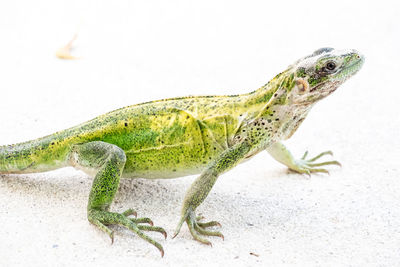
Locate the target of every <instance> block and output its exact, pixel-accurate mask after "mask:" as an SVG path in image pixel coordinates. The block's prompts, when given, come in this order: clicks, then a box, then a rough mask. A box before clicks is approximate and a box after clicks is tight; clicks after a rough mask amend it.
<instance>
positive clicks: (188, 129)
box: [0, 48, 364, 255]
mask: <svg viewBox="0 0 400 267" xmlns="http://www.w3.org/2000/svg"><path fill="white" fill-rule="evenodd" d="M363 62H364V59H363V57H362V56H361V55H360V54H359V53H358V52H356V51H354V50H334V49H332V48H322V49H319V50H317V51H315V52H314V53H313V54H312V55H310V56H307V57H304V58H302V59H300V60H298V61H297V62H296V63H294V64H293V65H291V66H289V68H288V69H287V70H285V71H283V72H282V73H280V74H278V75H277V76H276V77H275V78H273V79H272V80H271V81H270V82H269V83H267V84H266V85H264V86H262V87H261V88H259V89H257V90H255V91H253V92H251V93H248V94H244V95H231V96H200V97H182V98H172V99H165V100H159V101H154V102H148V103H143V104H138V105H133V106H129V107H125V108H122V109H119V110H115V111H113V112H110V113H107V114H105V115H102V116H99V117H97V118H95V119H93V120H91V121H88V122H86V123H83V124H81V125H78V126H76V127H73V128H70V129H67V130H64V131H61V132H57V133H55V134H52V135H49V136H46V137H43V138H39V139H37V140H33V141H28V142H24V143H20V144H15V145H8V146H2V147H0V173H6V174H7V173H32V172H43V171H49V170H53V169H56V168H61V167H65V166H74V167H76V168H79V169H82V170H84V171H85V172H87V173H88V174H90V175H93V176H94V177H95V178H94V182H93V186H92V189H91V192H90V195H89V202H88V206H87V210H88V220H89V221H90V222H91V223H93V224H94V225H96V226H97V227H99V228H100V229H101V230H102V231H104V232H105V233H107V234H108V235H109V236H110V237H111V239H112V240H113V232H112V231H111V230H110V229H109V228H108V227H107V225H110V224H119V225H122V226H124V227H126V228H128V229H130V230H131V231H133V232H135V233H136V234H137V235H138V236H140V237H141V238H143V239H145V240H146V241H148V242H150V243H151V244H153V245H155V246H156V247H157V248H158V249H159V250H160V251H161V254H162V255H163V254H164V251H163V248H162V246H161V245H160V244H159V243H157V242H156V241H154V240H153V239H151V238H149V237H148V236H147V235H146V234H144V233H143V231H156V232H160V233H162V234H163V235H164V236H165V237H166V232H165V231H164V230H163V229H162V228H161V227H156V226H153V223H152V221H151V220H150V219H149V218H132V217H129V216H130V215H135V216H136V212H135V211H134V210H132V209H128V210H127V211H125V212H123V213H115V212H111V211H109V207H110V205H111V203H112V201H113V198H114V196H115V193H116V191H117V189H118V185H119V181H120V178H121V177H126V178H135V177H142V178H149V179H153V178H174V177H181V176H185V175H190V174H198V173H200V176H199V177H198V178H197V179H196V180H195V181H194V183H193V184H192V186H191V187H190V188H189V190H188V191H187V194H186V197H185V200H184V203H183V207H182V216H181V219H180V222H179V224H178V227H177V230H176V233H175V235H177V234H178V232H179V230H180V228H181V226H182V224H183V223H184V222H186V223H187V225H188V227H189V230H190V232H191V234H192V236H193V237H194V239H196V240H198V241H200V242H202V243H204V244H211V243H210V242H209V241H208V240H206V239H205V238H204V237H202V236H204V235H205V236H220V237H223V235H222V234H221V233H220V232H215V231H209V230H206V228H207V227H210V226H217V225H219V223H218V222H216V221H211V222H207V223H204V222H200V219H199V218H198V217H196V214H195V211H196V208H197V207H198V206H199V205H200V204H201V203H202V202H203V201H204V199H205V198H206V197H207V195H208V193H209V192H210V190H211V188H212V187H213V185H214V184H215V182H216V180H217V178H218V176H219V175H220V174H222V173H223V172H226V171H228V170H229V169H231V168H233V167H234V166H235V165H237V164H238V163H241V162H243V161H245V160H247V159H249V158H250V157H252V156H253V155H255V154H257V153H258V152H260V151H262V150H264V149H266V150H267V151H268V152H269V153H270V154H271V155H272V156H273V157H274V158H275V159H276V160H278V161H279V162H281V163H283V164H285V165H286V166H288V167H289V168H290V169H292V170H294V171H297V172H299V173H307V174H310V173H311V172H327V170H326V169H323V168H320V166H323V165H329V164H336V165H339V163H338V162H337V161H328V162H320V163H315V160H317V159H319V158H320V157H321V156H323V155H326V154H330V153H331V152H323V153H321V154H320V155H318V156H316V157H314V158H311V159H308V160H307V159H306V156H307V154H305V155H304V156H303V158H302V159H299V160H296V159H295V158H293V156H292V154H291V153H290V152H289V150H288V149H287V148H286V147H285V146H284V145H283V144H282V143H281V142H280V141H281V140H285V139H288V138H290V136H292V135H293V133H294V132H295V131H296V130H297V128H298V127H299V125H300V124H301V122H302V121H303V120H304V119H305V117H306V115H307V114H308V112H309V110H310V109H311V107H312V106H313V105H314V104H315V103H316V102H317V101H318V100H320V99H322V98H324V97H326V96H327V95H329V94H331V93H332V92H333V91H335V90H336V89H337V88H338V86H339V85H340V84H342V83H343V82H344V81H345V80H347V79H348V78H349V77H351V76H352V75H354V74H355V73H356V72H357V71H358V70H359V69H360V68H361V66H362V64H363ZM147 224H149V225H147Z"/></svg>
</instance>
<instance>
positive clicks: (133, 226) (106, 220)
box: [88, 209, 167, 257]
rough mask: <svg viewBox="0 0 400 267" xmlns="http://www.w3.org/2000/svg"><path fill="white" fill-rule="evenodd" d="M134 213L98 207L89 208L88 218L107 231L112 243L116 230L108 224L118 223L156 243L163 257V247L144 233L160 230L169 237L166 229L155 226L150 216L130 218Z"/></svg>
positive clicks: (130, 210)
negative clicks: (111, 210) (116, 211)
mask: <svg viewBox="0 0 400 267" xmlns="http://www.w3.org/2000/svg"><path fill="white" fill-rule="evenodd" d="M130 215H134V216H135V217H136V212H135V211H134V210H132V209H129V210H127V211H125V212H123V213H115V212H109V211H104V210H98V209H89V210H88V219H89V221H90V222H91V223H93V224H94V225H96V226H97V227H99V228H100V229H101V230H102V231H103V232H105V233H107V234H108V235H109V236H110V238H111V243H114V231H112V230H111V229H110V228H108V227H107V225H111V224H118V225H121V226H124V227H126V228H128V229H129V230H131V231H132V232H134V233H135V234H137V235H138V236H139V237H140V238H142V239H144V240H146V241H147V242H149V243H150V244H152V245H154V246H155V247H156V248H158V250H159V251H160V252H161V257H163V256H164V249H163V247H162V246H161V245H160V244H159V243H158V242H156V241H154V240H153V239H151V238H150V237H149V236H147V235H146V234H144V233H143V231H153V232H159V233H161V234H163V235H164V237H165V238H167V233H166V232H165V230H164V229H163V228H161V227H158V226H153V222H152V221H151V220H150V219H149V218H130V217H128V216H130ZM140 223H148V224H149V225H143V224H140Z"/></svg>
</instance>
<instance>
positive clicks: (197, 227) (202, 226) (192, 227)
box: [172, 209, 224, 246]
mask: <svg viewBox="0 0 400 267" xmlns="http://www.w3.org/2000/svg"><path fill="white" fill-rule="evenodd" d="M202 218H203V217H196V215H195V213H194V211H193V210H191V209H188V211H187V212H186V214H185V215H184V216H182V218H181V221H180V222H179V224H178V227H177V228H176V231H175V234H174V236H173V237H172V238H175V237H176V236H177V235H178V234H179V231H180V229H181V227H182V224H183V222H184V221H186V223H187V225H188V227H189V231H190V233H191V234H192V236H193V238H194V239H195V240H197V241H199V242H200V243H202V244H205V245H210V246H212V244H211V242H210V241H208V240H207V239H205V238H203V237H201V235H205V236H219V237H221V238H222V240H224V235H223V234H221V233H220V232H218V231H210V230H206V228H208V227H213V226H219V227H220V226H221V224H220V223H219V222H217V221H210V222H200V220H201V219H202Z"/></svg>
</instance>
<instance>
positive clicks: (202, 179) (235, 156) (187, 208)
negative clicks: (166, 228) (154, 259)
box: [174, 141, 251, 245]
mask: <svg viewBox="0 0 400 267" xmlns="http://www.w3.org/2000/svg"><path fill="white" fill-rule="evenodd" d="M250 149H251V145H250V144H249V143H248V142H247V141H244V142H242V143H238V144H236V145H235V146H233V147H231V148H230V149H228V150H226V151H225V152H223V153H222V154H221V155H220V156H219V157H218V158H217V159H216V160H215V161H214V162H213V163H212V164H211V165H210V166H209V167H208V168H207V169H206V170H205V171H204V172H203V173H202V174H201V175H200V176H199V177H198V178H197V179H196V180H195V181H194V182H193V184H192V185H191V187H190V188H189V190H188V191H187V193H186V196H185V200H184V202H183V207H182V213H181V220H180V222H179V224H178V227H177V228H176V231H175V234H174V237H175V236H177V235H178V233H179V231H180V229H181V227H182V224H183V223H184V222H185V221H186V223H187V225H188V227H189V231H190V233H191V234H192V236H193V238H194V239H195V240H197V241H199V242H201V243H203V244H206V245H211V243H210V241H208V240H207V239H204V238H203V237H201V236H200V235H206V236H220V237H222V238H223V235H222V234H221V233H220V232H213V231H208V230H206V229H205V228H206V227H209V226H215V225H219V223H218V222H216V221H211V222H208V223H202V222H199V218H198V217H196V213H195V211H196V208H197V207H198V206H199V205H200V204H201V203H202V202H203V201H204V199H206V197H207V195H208V193H209V192H210V191H211V188H212V187H213V185H214V184H215V182H216V180H217V178H218V176H219V175H220V174H222V173H223V172H225V171H227V170H229V169H231V168H233V167H234V166H235V165H236V164H238V163H239V162H240V160H242V159H243V158H244V157H245V155H246V154H247V153H248V152H249V151H250Z"/></svg>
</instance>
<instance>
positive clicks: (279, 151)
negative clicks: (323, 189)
mask: <svg viewBox="0 0 400 267" xmlns="http://www.w3.org/2000/svg"><path fill="white" fill-rule="evenodd" d="M267 151H268V153H269V154H270V155H271V156H272V157H273V158H274V159H276V160H277V161H278V162H280V163H282V164H284V165H286V166H287V167H288V168H289V169H291V170H293V171H295V172H298V173H306V174H310V173H312V172H324V173H329V172H328V170H326V169H324V168H318V167H320V166H325V165H338V166H341V165H340V163H339V162H338V161H336V160H333V161H325V162H320V163H315V161H316V160H317V159H319V158H321V157H322V156H325V155H331V156H332V152H331V151H325V152H322V153H320V154H319V155H317V156H315V157H313V158H311V159H306V157H307V155H308V152H307V151H306V152H305V153H304V155H303V157H302V158H301V159H295V158H294V157H293V155H292V153H290V151H289V150H288V149H287V148H286V147H285V145H283V144H282V143H280V142H276V143H274V144H272V145H271V146H269V147H268V148H267Z"/></svg>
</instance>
